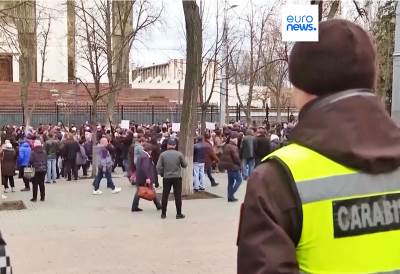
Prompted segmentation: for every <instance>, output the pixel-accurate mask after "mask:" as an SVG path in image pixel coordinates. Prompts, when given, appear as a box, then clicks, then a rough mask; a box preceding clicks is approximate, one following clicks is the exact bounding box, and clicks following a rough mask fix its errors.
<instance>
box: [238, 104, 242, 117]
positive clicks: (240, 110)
mask: <svg viewBox="0 0 400 274" xmlns="http://www.w3.org/2000/svg"><path fill="white" fill-rule="evenodd" d="M238 106H239V120H238V121H240V120H241V118H242V117H241V112H242V109H241V107H240V104H238Z"/></svg>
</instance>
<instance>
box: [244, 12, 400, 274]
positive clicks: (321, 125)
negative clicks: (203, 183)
mask: <svg viewBox="0 0 400 274" xmlns="http://www.w3.org/2000/svg"><path fill="white" fill-rule="evenodd" d="M321 75H323V77H320V76H321ZM375 79H376V52H375V47H374V45H373V44H372V42H371V39H370V37H369V35H368V33H367V32H366V31H364V30H363V29H362V28H361V27H360V26H358V25H356V24H354V23H352V22H350V21H347V20H341V19H334V20H328V21H323V22H321V23H320V24H319V42H312V43H304V42H296V43H295V44H294V46H293V48H292V51H291V53H290V57H289V80H290V82H291V83H292V84H293V86H294V87H295V89H294V101H295V104H296V107H297V108H298V109H299V110H300V114H299V121H298V124H297V125H296V127H295V128H294V129H292V131H291V133H290V144H288V145H287V146H285V147H283V148H281V149H278V150H276V151H274V152H273V153H271V154H269V155H267V156H266V157H265V158H264V159H263V163H262V164H260V166H259V167H258V168H257V169H255V171H254V172H253V174H252V176H251V177H250V180H249V183H248V184H247V191H246V198H245V201H244V205H243V210H242V214H241V215H242V217H241V222H240V224H241V225H240V229H239V231H240V233H239V237H238V261H237V263H238V269H237V270H238V271H237V273H238V274H248V273H282V272H285V273H299V272H301V273H397V272H399V271H400V259H399V256H398V254H400V247H399V244H398V243H399V241H400V229H399V228H400V226H399V223H400V219H399V212H400V204H399V203H398V199H399V197H400V180H399V176H400V129H399V128H398V126H397V125H396V123H395V122H394V121H393V120H391V118H390V117H389V115H388V113H387V111H386V110H385V108H384V106H383V104H382V103H381V100H380V99H379V98H378V97H377V96H376V95H375V94H374V92H373V89H374V88H375ZM366 121H367V122H366ZM377 125H379V130H377V128H376V126H377Z"/></svg>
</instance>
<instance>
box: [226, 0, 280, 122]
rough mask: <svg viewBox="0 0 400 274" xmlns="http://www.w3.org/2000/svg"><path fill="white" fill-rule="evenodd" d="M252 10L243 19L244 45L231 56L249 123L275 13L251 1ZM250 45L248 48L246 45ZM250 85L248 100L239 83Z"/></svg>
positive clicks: (240, 102) (236, 85)
mask: <svg viewBox="0 0 400 274" xmlns="http://www.w3.org/2000/svg"><path fill="white" fill-rule="evenodd" d="M249 8H250V11H249V13H248V14H247V16H246V17H245V18H244V19H243V23H244V24H245V33H244V35H243V37H244V38H243V41H242V47H240V48H241V49H239V50H237V51H236V53H235V54H233V55H232V56H231V66H232V73H233V81H234V83H235V90H236V95H237V97H238V101H239V104H240V106H241V108H242V109H243V110H244V113H245V115H246V120H247V123H248V124H250V123H251V108H252V103H253V95H254V87H255V84H256V81H257V79H258V76H259V74H260V71H261V70H262V69H263V67H264V65H263V55H264V47H265V44H266V41H267V28H268V24H269V21H270V20H271V17H272V15H273V8H274V7H272V8H267V7H266V6H264V7H257V6H256V5H254V4H253V2H252V1H250V2H249ZM247 45H248V49H246V46H247ZM240 84H244V85H247V86H248V92H247V94H246V97H247V98H246V100H245V101H244V100H243V99H242V98H241V96H240V94H239V85H240Z"/></svg>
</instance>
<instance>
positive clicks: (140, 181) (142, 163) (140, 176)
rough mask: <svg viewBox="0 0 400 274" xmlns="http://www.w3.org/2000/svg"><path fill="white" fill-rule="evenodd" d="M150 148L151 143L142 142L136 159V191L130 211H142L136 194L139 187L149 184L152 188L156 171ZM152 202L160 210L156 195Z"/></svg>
mask: <svg viewBox="0 0 400 274" xmlns="http://www.w3.org/2000/svg"><path fill="white" fill-rule="evenodd" d="M152 149H153V147H152V145H151V144H149V143H144V144H143V152H142V153H141V155H140V157H139V158H138V159H137V161H138V169H137V170H136V193H135V196H134V197H133V202H132V208H131V211H132V212H138V211H143V210H142V209H141V208H139V201H140V197H139V195H138V192H139V187H140V186H144V185H146V184H148V185H150V187H152V188H154V183H155V177H156V176H157V173H156V172H155V168H154V163H153V161H152V159H151V151H152ZM153 202H154V205H155V206H156V208H157V210H160V209H161V204H160V201H159V200H158V198H157V196H156V197H155V198H154V200H153Z"/></svg>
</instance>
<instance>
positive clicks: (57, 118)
mask: <svg viewBox="0 0 400 274" xmlns="http://www.w3.org/2000/svg"><path fill="white" fill-rule="evenodd" d="M55 104H56V120H57V121H56V124H57V123H58V122H59V121H60V119H59V118H60V117H59V115H60V114H59V110H58V104H57V103H55Z"/></svg>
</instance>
